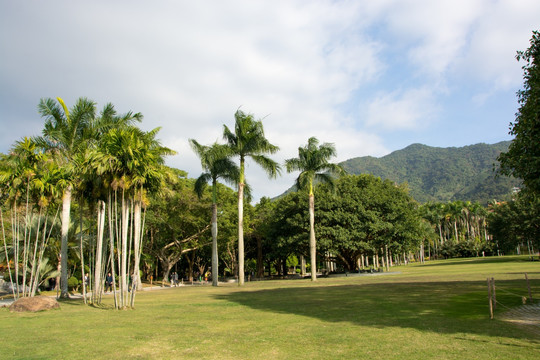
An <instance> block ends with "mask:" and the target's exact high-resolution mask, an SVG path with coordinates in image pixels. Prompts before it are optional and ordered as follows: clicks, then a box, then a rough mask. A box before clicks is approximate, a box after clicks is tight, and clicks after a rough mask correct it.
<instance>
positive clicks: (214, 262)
mask: <svg viewBox="0 0 540 360" xmlns="http://www.w3.org/2000/svg"><path fill="white" fill-rule="evenodd" d="M217 235H218V224H217V204H216V203H213V204H212V286H218V278H219V269H218V244H217Z"/></svg>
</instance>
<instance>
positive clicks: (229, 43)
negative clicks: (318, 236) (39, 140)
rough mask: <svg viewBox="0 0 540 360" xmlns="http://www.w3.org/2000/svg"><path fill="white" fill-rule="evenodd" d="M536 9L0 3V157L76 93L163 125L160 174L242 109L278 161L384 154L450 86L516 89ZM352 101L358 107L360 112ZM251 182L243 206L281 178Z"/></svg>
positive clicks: (284, 181) (459, 4)
mask: <svg viewBox="0 0 540 360" xmlns="http://www.w3.org/2000/svg"><path fill="white" fill-rule="evenodd" d="M539 6H540V5H537V4H536V2H533V1H530V2H528V1H519V0H516V1H488V0H485V1H484V0H478V1H468V0H467V1H465V0H463V1H420V0H406V1H401V0H400V1H397V0H384V1H376V2H375V1H331V0H320V1H309V2H307V1H301V0H298V1H288V0H280V1H272V2H267V1H248V0H237V1H227V2H221V1H213V2H194V1H180V2H177V1H159V2H154V3H151V4H150V3H148V2H147V1H129V2H128V1H116V2H109V1H93V2H90V3H81V2H72V1H61V0H56V1H55V0H53V1H51V2H47V3H44V2H37V1H33V2H0V48H1V49H2V67H1V68H0V84H1V85H0V95H1V96H0V121H1V122H2V125H6V124H12V123H13V124H17V125H18V126H4V129H3V130H4V131H3V134H2V137H1V138H0V140H2V143H1V144H0V151H6V150H7V149H8V148H9V146H10V145H11V144H12V143H13V141H15V140H16V139H18V138H20V137H22V136H24V135H36V134H37V133H39V132H40V130H41V127H40V125H41V123H40V121H39V116H38V115H37V112H36V106H37V103H38V102H39V99H40V98H41V97H56V96H62V97H63V98H64V100H66V102H67V103H68V104H72V103H74V101H75V100H76V99H77V98H78V97H79V96H87V97H89V98H91V99H93V100H95V101H97V102H98V104H99V106H100V107H101V106H103V105H104V104H105V103H106V102H112V103H113V104H115V105H116V107H117V109H118V110H119V111H120V112H125V111H127V110H133V111H139V112H142V113H143V114H144V116H145V120H144V122H143V125H142V126H143V127H144V128H145V129H151V128H154V127H157V126H162V131H161V132H160V134H159V136H160V137H161V138H162V139H163V143H164V144H165V145H167V146H169V147H171V148H173V149H174V150H177V151H178V152H179V154H178V155H177V156H175V157H172V158H171V159H170V160H169V163H170V164H171V165H173V166H175V167H178V168H182V169H185V170H187V171H188V172H189V173H190V175H191V176H197V175H198V173H199V172H200V165H199V161H198V159H197V158H196V157H195V155H194V154H192V151H191V149H190V148H189V146H188V143H187V140H188V139H189V138H195V139H197V140H198V141H200V142H201V143H211V142H214V141H216V140H220V139H221V134H222V127H223V124H227V125H229V126H232V124H233V121H234V118H233V115H234V112H235V111H236V109H237V108H238V107H239V106H242V109H243V110H244V111H246V112H250V113H254V114H255V116H256V117H260V118H262V117H265V116H267V115H268V116H267V117H266V118H265V119H264V125H265V130H266V135H267V137H268V138H269V139H270V141H272V142H273V143H276V144H277V145H279V146H280V147H281V148H282V151H281V152H280V153H279V154H277V155H276V157H275V158H276V159H277V160H278V161H280V162H282V161H283V160H284V159H286V158H290V157H293V156H296V155H297V148H298V146H301V145H303V144H305V143H306V141H307V139H308V138H309V137H310V136H317V137H318V138H319V140H320V141H322V142H334V143H335V144H336V147H337V150H338V154H339V159H338V160H345V159H347V158H350V157H355V156H361V155H368V154H369V155H384V154H385V153H387V152H388V151H389V150H395V149H387V148H385V146H384V145H383V144H384V137H385V136H387V135H388V134H389V133H391V132H393V131H394V130H396V129H415V128H416V127H418V126H419V124H426V123H428V122H429V121H430V119H433V118H434V117H435V116H440V113H439V112H438V109H439V103H440V102H441V101H444V98H445V96H446V95H447V92H448V91H449V90H448V89H447V88H446V83H447V82H448V77H449V76H450V77H453V76H457V77H459V76H460V75H461V76H463V74H465V75H466V76H467V77H470V78H471V79H474V80H478V79H480V80H481V81H483V82H484V83H489V84H495V86H501V87H502V86H508V84H515V77H516V74H515V70H514V68H516V67H517V68H518V72H519V65H517V63H516V62H515V60H514V59H513V56H514V54H515V50H517V49H525V48H526V47H527V41H528V39H529V38H530V31H531V30H532V29H528V27H530V26H531V24H533V23H534V21H537V20H536V19H537V18H538V17H539V16H540V8H539ZM492 34H495V36H491V35H492ZM516 39H519V41H521V42H518V41H517V40H516ZM509 49H510V50H511V53H510V55H508V54H507V53H508V51H509ZM508 57H510V59H507V58H508ZM503 58H504V60H503ZM403 64H405V65H406V66H401V65H403ZM393 76H396V77H399V80H400V81H399V83H398V85H396V83H397V81H395V80H396V79H393V78H392V77H393ZM518 77H519V80H521V75H520V74H518ZM481 85H482V84H481ZM480 87H481V86H480ZM483 89H484V92H486V93H488V90H489V89H485V88H483ZM357 93H362V94H363V96H364V97H363V99H362V101H363V102H362V105H363V107H362V108H360V110H359V109H358V108H359V106H358V104H359V103H360V101H359V100H358V99H356V98H355V96H356V95H357ZM344 109H345V110H344ZM351 109H352V110H351ZM505 123H507V121H506V120H505ZM22 124H24V125H22ZM364 125H365V126H364ZM413 141H414V140H412V141H411V142H413ZM248 171H249V172H253V173H252V174H253V175H250V174H249V173H248V179H249V176H252V178H251V180H250V181H251V182H252V185H253V187H254V190H255V192H256V197H258V196H262V195H265V194H272V196H275V195H277V194H278V192H279V191H281V190H280V189H283V190H284V189H286V188H287V187H288V186H289V184H290V183H292V180H291V179H293V178H294V176H293V175H292V174H291V175H288V177H287V176H284V177H282V178H281V180H278V181H268V180H267V178H266V176H264V175H263V174H262V173H260V174H259V173H258V171H259V170H257V167H256V166H251V167H250V168H248Z"/></svg>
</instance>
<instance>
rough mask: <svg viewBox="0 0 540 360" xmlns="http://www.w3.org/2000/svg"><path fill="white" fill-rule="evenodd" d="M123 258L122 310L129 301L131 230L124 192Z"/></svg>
mask: <svg viewBox="0 0 540 360" xmlns="http://www.w3.org/2000/svg"><path fill="white" fill-rule="evenodd" d="M121 224H122V250H121V251H122V257H121V266H120V303H121V308H124V307H125V306H126V299H127V273H128V272H127V253H128V248H127V247H128V230H129V206H128V201H127V200H126V198H125V191H124V190H123V191H122V221H121Z"/></svg>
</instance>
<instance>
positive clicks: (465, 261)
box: [419, 256, 532, 267]
mask: <svg viewBox="0 0 540 360" xmlns="http://www.w3.org/2000/svg"><path fill="white" fill-rule="evenodd" d="M531 261H532V260H530V259H529V258H525V257H515V256H503V257H500V256H490V257H472V258H452V259H442V260H437V261H434V262H431V261H430V262H426V263H425V264H421V265H419V266H421V267H431V266H450V265H473V264H495V263H496V264H502V263H516V262H518V263H520V262H522V263H530V262H531Z"/></svg>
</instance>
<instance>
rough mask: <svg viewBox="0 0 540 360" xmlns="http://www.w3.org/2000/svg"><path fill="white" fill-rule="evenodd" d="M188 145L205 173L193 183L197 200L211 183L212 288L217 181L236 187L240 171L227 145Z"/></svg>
mask: <svg viewBox="0 0 540 360" xmlns="http://www.w3.org/2000/svg"><path fill="white" fill-rule="evenodd" d="M189 143H190V145H191V147H192V148H193V151H195V153H196V154H197V156H198V157H199V158H200V159H201V166H202V168H203V171H205V172H204V173H202V174H201V175H200V176H199V177H198V178H197V181H196V182H195V192H196V193H197V195H198V196H199V198H200V197H202V194H203V191H204V188H205V187H206V184H207V183H208V182H209V181H211V182H212V286H218V276H219V272H218V246H217V233H218V225H217V210H218V209H217V180H218V179H219V178H221V179H223V180H225V181H226V182H228V183H232V184H235V185H236V184H238V180H239V178H240V169H239V168H238V166H237V165H236V164H235V163H234V162H233V161H232V160H231V159H230V156H231V155H232V154H231V151H230V148H229V147H228V146H227V145H220V144H218V143H214V144H212V146H204V145H200V144H199V143H198V142H197V141H195V140H193V139H190V140H189Z"/></svg>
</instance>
